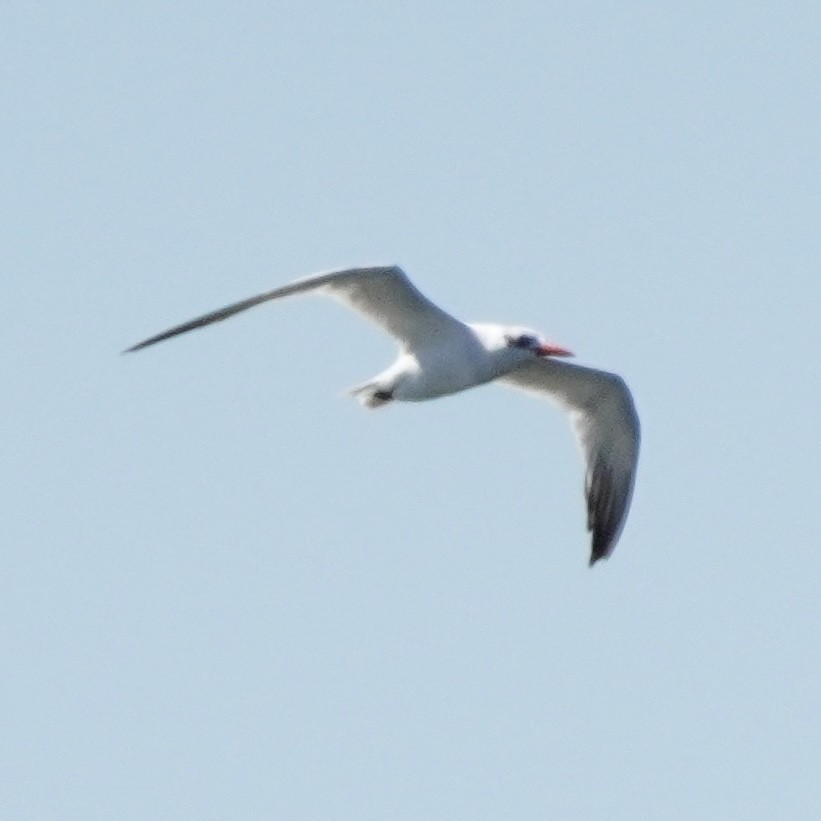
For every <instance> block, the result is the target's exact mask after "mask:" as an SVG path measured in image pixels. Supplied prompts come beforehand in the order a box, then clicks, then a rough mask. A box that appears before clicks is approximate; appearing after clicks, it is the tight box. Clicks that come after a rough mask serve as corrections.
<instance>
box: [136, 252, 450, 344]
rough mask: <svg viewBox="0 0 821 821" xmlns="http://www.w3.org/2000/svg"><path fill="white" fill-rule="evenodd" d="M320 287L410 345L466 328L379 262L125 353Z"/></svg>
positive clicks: (316, 279) (216, 315)
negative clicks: (376, 264)
mask: <svg viewBox="0 0 821 821" xmlns="http://www.w3.org/2000/svg"><path fill="white" fill-rule="evenodd" d="M314 290H319V291H321V292H325V293H327V294H328V295H330V296H334V297H336V298H337V299H339V300H341V301H342V302H344V303H346V304H347V305H348V306H350V307H351V308H353V309H355V310H356V311H358V312H359V313H361V314H363V315H364V316H365V317H367V318H368V319H370V320H371V321H372V322H374V323H376V324H377V325H379V326H380V327H382V328H384V329H385V330H386V331H388V333H390V334H391V335H393V336H394V337H396V338H397V339H399V340H401V341H402V342H404V343H405V344H406V345H408V346H410V347H413V346H414V345H416V344H419V343H420V342H423V341H424V340H425V339H427V338H429V337H431V336H441V335H443V334H449V333H450V334H453V333H457V332H458V329H460V328H464V326H463V325H462V323H461V322H459V321H458V320H456V319H454V318H453V317H452V316H451V315H450V314H448V313H446V312H445V311H443V310H442V309H441V308H439V307H438V306H437V305H435V304H434V303H433V302H431V301H430V300H429V299H428V298H427V297H426V296H424V294H422V293H421V292H420V291H419V290H418V289H417V288H416V286H414V284H413V283H412V282H411V281H410V280H409V279H408V277H407V276H406V275H405V273H404V271H402V269H401V268H399V267H398V266H396V265H390V266H373V267H366V268H346V269H343V270H339V271H329V272H326V273H321V274H314V275H312V276H308V277H304V278H302V279H298V280H295V281H294V282H291V283H288V284H287V285H282V286H280V287H279V288H274V289H273V290H272V291H266V292H265V293H262V294H258V295H257V296H252V297H250V298H249V299H243V300H241V301H240V302H234V303H233V304H231V305H226V306H225V307H224V308H219V309H217V310H216V311H211V313H207V314H203V315H202V316H198V317H196V318H195V319H191V320H189V321H188V322H184V323H183V324H182V325H176V326H174V327H173V328H169V329H168V330H166V331H162V333H159V334H156V335H155V336H151V337H149V338H148V339H144V340H143V341H142V342H138V343H137V344H136V345H132V346H131V347H130V348H127V349H126V350H125V351H123V353H130V352H132V351H139V350H141V349H142V348H147V347H148V346H149V345H154V344H156V343H157V342H162V341H164V340H166V339H170V338H171V337H173V336H179V335H180V334H184V333H187V332H188V331H193V330H195V329H196V328H203V327H205V326H206V325H211V324H213V323H214V322H222V321H223V320H224V319H228V318H229V317H232V316H234V315H235V314H238V313H241V312H242V311H247V310H248V309H249V308H253V307H255V306H256V305H260V304H262V303H263V302H268V301H270V300H273V299H279V298H280V297H286V296H291V295H293V294H299V293H303V292H308V291H314Z"/></svg>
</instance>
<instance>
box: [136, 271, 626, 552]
mask: <svg viewBox="0 0 821 821" xmlns="http://www.w3.org/2000/svg"><path fill="white" fill-rule="evenodd" d="M308 291H319V292H324V293H327V294H328V295H329V296H332V297H335V298H337V299H339V300H341V301H342V302H344V303H345V304H347V305H348V306H349V307H351V308H354V309H355V310H357V311H359V312H360V313H362V314H363V315H364V316H365V317H366V318H368V319H370V320H371V321H373V322H375V323H376V324H378V325H380V326H381V327H382V328H384V329H385V330H386V331H388V332H389V333H390V334H391V335H392V336H394V337H395V338H396V339H397V341H398V343H399V355H398V357H397V359H396V361H395V362H394V363H393V364H392V365H390V366H389V367H388V368H386V369H385V370H384V371H382V372H381V373H379V374H377V375H376V376H374V377H373V378H372V379H370V380H368V381H367V382H365V383H363V384H362V385H359V386H357V387H356V388H354V389H353V390H352V391H351V394H352V395H354V396H355V397H356V398H357V399H358V400H359V401H360V402H361V403H362V404H363V405H365V406H366V407H370V408H375V407H379V406H382V405H385V404H387V403H389V402H391V401H404V402H421V401H425V400H428V399H435V398H437V397H440V396H446V395H448V394H452V393H458V392H460V391H463V390H466V389H468V388H472V387H476V386H477V385H482V384H485V383H487V382H492V381H495V380H499V381H501V382H502V383H504V384H507V385H511V386H512V387H516V388H520V389H523V390H526V391H529V392H531V393H536V394H537V395H539V396H540V397H547V398H549V399H552V400H553V401H555V402H557V403H558V404H559V405H560V406H562V407H563V408H564V409H565V410H567V411H568V412H569V413H570V416H571V420H572V422H573V426H574V428H575V430H576V434H577V437H578V440H579V444H580V445H581V448H582V452H583V454H584V457H585V460H586V463H587V474H586V482H585V489H586V495H587V507H588V529H590V530H591V531H592V532H593V545H592V552H591V559H590V563H591V564H593V563H594V562H595V561H596V560H597V559H600V558H603V557H606V556H608V555H609V554H610V553H611V551H612V550H613V547H614V546H615V544H616V541H617V540H618V537H619V535H620V533H621V529H622V527H623V526H624V521H625V519H626V516H627V511H628V509H629V506H630V500H631V496H632V490H633V484H634V480H635V470H636V463H637V461H638V450H639V422H638V416H637V415H636V412H635V408H634V406H633V400H632V397H631V395H630V392H629V390H628V389H627V387H626V385H625V384H624V382H623V380H622V379H621V378H620V377H618V376H616V375H615V374H611V373H607V372H605V371H598V370H594V369H592V368H583V367H580V366H576V365H570V364H568V363H566V362H559V361H557V360H556V359H555V358H554V357H557V356H568V355H570V353H569V351H566V350H564V349H563V348H560V347H558V346H556V345H551V344H550V343H548V342H546V341H545V340H544V339H542V338H541V337H540V336H539V335H538V334H536V333H534V332H532V331H529V330H527V329H526V328H516V327H505V326H502V325H493V324H468V323H464V322H460V321H459V320H458V319H456V318H454V317H452V316H451V315H450V314H448V313H446V312H445V311H443V310H442V309H441V308H439V307H438V306H437V305H435V304H434V303H432V302H431V301H430V300H429V299H427V297H425V296H424V295H423V294H421V293H420V292H419V291H418V290H417V289H416V287H415V286H414V285H413V284H412V283H411V282H410V280H409V279H408V278H407V276H406V275H405V274H404V272H403V271H402V270H401V269H400V268H398V267H396V266H378V267H370V268H350V269H345V270H342V271H331V272H328V273H324V274H316V275H314V276H310V277H306V278H304V279H301V280H297V281H295V282H292V283H290V284H288V285H284V286H282V287H280V288H275V289H274V290H272V291H268V292H266V293H263V294H260V295H258V296H255V297H251V298H250V299H246V300H243V301H241V302H237V303H234V304H233V305H229V306H227V307H225V308H221V309H219V310H217V311H213V312H212V313H209V314H205V315H204V316H201V317H198V318H197V319H194V320H191V321H190V322H186V323H184V324H182V325H178V326H176V327H174V328H171V329H169V330H168V331H164V332H163V333H160V334H157V335H156V336H153V337H150V338H149V339H146V340H144V341H143V342H140V343H138V344H137V345H134V346H133V347H131V348H129V349H128V350H129V351H135V350H139V349H141V348H145V347H147V346H149V345H153V344H155V343H156V342H160V341H162V340H164V339H168V338H170V337H172V336H177V335H178V334H181V333H185V332H186V331H190V330H193V329H195V328H200V327H203V326H205V325H210V324H212V323H214V322H219V321H221V320H223V319H227V318H228V317H230V316H233V315H234V314H237V313H240V312H241V311H245V310H247V309H248V308H252V307H254V306H255V305H259V304H260V303H262V302H267V301H269V300H272V299H278V298H281V297H285V296H289V295H292V294H297V293H302V292H308Z"/></svg>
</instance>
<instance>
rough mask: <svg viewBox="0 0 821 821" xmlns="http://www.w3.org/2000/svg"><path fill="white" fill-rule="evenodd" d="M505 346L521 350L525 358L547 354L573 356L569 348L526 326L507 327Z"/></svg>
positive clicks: (513, 349)
mask: <svg viewBox="0 0 821 821" xmlns="http://www.w3.org/2000/svg"><path fill="white" fill-rule="evenodd" d="M504 342H505V347H506V348H507V349H509V350H512V351H521V352H522V354H523V355H524V358H527V357H529V356H530V357H545V356H573V353H572V352H571V351H568V350H567V348H562V347H561V346H560V345H556V344H555V343H553V342H548V341H547V340H546V339H545V338H544V337H542V336H540V335H539V334H537V333H534V332H533V331H529V330H527V329H526V328H507V329H506V330H505V333H504Z"/></svg>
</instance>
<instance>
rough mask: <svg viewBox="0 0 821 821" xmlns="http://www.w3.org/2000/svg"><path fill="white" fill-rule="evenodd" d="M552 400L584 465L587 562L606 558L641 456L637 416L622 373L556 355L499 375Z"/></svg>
mask: <svg viewBox="0 0 821 821" xmlns="http://www.w3.org/2000/svg"><path fill="white" fill-rule="evenodd" d="M501 381H502V382H504V383H506V384H508V385H511V386H513V387H516V388H521V389H523V390H526V391H529V392H531V393H535V394H538V395H539V396H541V397H542V398H547V399H552V400H554V401H555V402H557V403H558V404H559V405H561V406H562V407H563V408H564V409H565V410H567V411H568V412H569V413H570V418H571V421H572V423H573V428H574V429H575V432H576V438H577V439H578V442H579V445H580V446H581V449H582V454H583V456H584V460H585V463H586V466H587V470H586V476H585V495H586V497H587V529H588V530H590V531H591V532H592V534H593V541H592V546H591V552H590V564H591V565H592V564H594V563H595V562H596V561H598V560H599V559H601V558H606V557H607V556H609V555H610V554H611V553H612V551H613V548H614V547H615V546H616V542H617V541H618V538H619V536H620V535H621V531H622V528H623V527H624V523H625V520H626V519H627V511H628V510H629V509H630V500H631V498H632V495H633V484H634V482H635V478H636V464H637V462H638V456H639V439H640V433H639V419H638V415H637V414H636V409H635V406H634V405H633V397H632V396H631V394H630V391H629V390H628V388H627V385H625V384H624V381H623V380H622V378H621V377H619V376H616V375H615V374H612V373H607V372H606V371H597V370H593V369H592V368H583V367H581V366H579V365H570V364H568V363H566V362H557V361H556V360H554V359H548V358H545V359H538V360H534V361H532V362H528V363H526V364H525V365H523V366H522V367H520V368H518V369H517V370H515V371H511V372H510V373H509V374H506V375H505V376H504V377H502V379H501Z"/></svg>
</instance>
